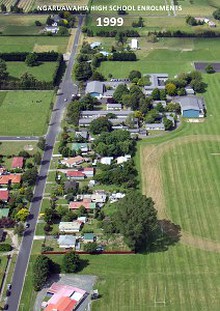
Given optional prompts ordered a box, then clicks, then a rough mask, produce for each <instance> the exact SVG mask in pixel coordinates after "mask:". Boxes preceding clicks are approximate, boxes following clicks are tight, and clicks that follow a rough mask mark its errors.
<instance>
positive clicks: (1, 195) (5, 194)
mask: <svg viewBox="0 0 220 311" xmlns="http://www.w3.org/2000/svg"><path fill="white" fill-rule="evenodd" d="M8 199H9V191H8V190H7V189H0V202H4V203H7V202H8Z"/></svg>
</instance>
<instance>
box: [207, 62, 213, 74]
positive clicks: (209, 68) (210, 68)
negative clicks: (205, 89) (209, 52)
mask: <svg viewBox="0 0 220 311" xmlns="http://www.w3.org/2000/svg"><path fill="white" fill-rule="evenodd" d="M205 71H206V72H207V73H215V69H214V67H213V66H212V65H211V64H209V65H207V66H206V67H205Z"/></svg>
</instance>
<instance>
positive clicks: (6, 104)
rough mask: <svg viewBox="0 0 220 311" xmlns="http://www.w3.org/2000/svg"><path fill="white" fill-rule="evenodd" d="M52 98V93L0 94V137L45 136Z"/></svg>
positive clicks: (24, 92) (22, 92)
mask: <svg viewBox="0 0 220 311" xmlns="http://www.w3.org/2000/svg"><path fill="white" fill-rule="evenodd" d="M53 96H54V95H53V92H52V91H13V92H12V91H11V92H2V93H1V98H0V100H1V101H0V115H1V123H0V135H12V136H13V135H15V136H19V135H31V136H32V135H43V134H45V132H46V129H47V124H46V121H47V120H48V118H49V116H50V109H49V107H50V102H51V101H52V100H53ZM2 97H3V98H2Z"/></svg>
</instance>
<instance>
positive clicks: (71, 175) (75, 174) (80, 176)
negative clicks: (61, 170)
mask: <svg viewBox="0 0 220 311" xmlns="http://www.w3.org/2000/svg"><path fill="white" fill-rule="evenodd" d="M66 177H67V178H68V179H69V180H70V179H73V180H84V179H85V178H86V175H85V174H84V173H83V172H81V171H67V172H66Z"/></svg>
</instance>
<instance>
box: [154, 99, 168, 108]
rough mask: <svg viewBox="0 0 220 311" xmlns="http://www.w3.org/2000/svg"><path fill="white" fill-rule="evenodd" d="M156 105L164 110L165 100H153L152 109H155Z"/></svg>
mask: <svg viewBox="0 0 220 311" xmlns="http://www.w3.org/2000/svg"><path fill="white" fill-rule="evenodd" d="M158 104H161V105H162V106H163V108H165V107H166V105H167V103H166V101H165V100H154V101H153V102H152V105H153V107H154V108H155V107H157V105H158Z"/></svg>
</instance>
